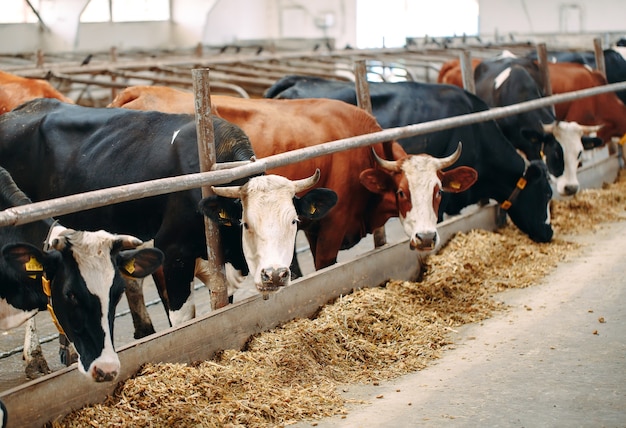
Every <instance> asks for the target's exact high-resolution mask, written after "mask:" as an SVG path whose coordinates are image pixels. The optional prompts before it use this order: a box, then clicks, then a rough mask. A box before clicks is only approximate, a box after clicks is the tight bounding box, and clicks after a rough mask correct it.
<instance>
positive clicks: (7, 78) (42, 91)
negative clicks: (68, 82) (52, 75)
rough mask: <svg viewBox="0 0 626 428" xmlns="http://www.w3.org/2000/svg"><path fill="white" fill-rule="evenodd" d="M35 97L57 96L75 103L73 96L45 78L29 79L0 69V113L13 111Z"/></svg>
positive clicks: (58, 98) (66, 101) (61, 99)
mask: <svg viewBox="0 0 626 428" xmlns="http://www.w3.org/2000/svg"><path fill="white" fill-rule="evenodd" d="M35 98H55V99H57V100H60V101H63V102H65V103H70V104H74V101H73V100H72V99H71V98H68V97H66V96H65V95H63V94H62V93H61V92H59V91H57V90H56V89H55V88H54V87H53V86H52V85H51V84H50V83H49V82H47V81H45V80H41V79H29V78H27V77H21V76H17V75H15V74H11V73H7V72H4V71H0V114H3V113H6V112H8V111H11V110H13V109H14V108H15V107H17V106H19V105H20V104H23V103H25V102H26V101H30V100H33V99H35Z"/></svg>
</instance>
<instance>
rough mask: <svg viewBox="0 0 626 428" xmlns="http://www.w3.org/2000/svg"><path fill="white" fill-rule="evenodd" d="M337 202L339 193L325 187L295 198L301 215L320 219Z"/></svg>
mask: <svg viewBox="0 0 626 428" xmlns="http://www.w3.org/2000/svg"><path fill="white" fill-rule="evenodd" d="M336 203H337V194H336V193H335V192H334V191H332V190H330V189H324V188H318V189H312V190H310V191H308V192H307V193H306V194H305V195H304V196H302V197H301V198H298V197H297V196H296V197H294V198H293V204H294V205H295V207H296V212H297V213H298V216H299V217H304V218H307V219H310V220H318V219H320V218H322V217H324V216H325V215H326V214H328V212H329V211H330V210H331V209H332V208H333V207H334V206H335V204H336Z"/></svg>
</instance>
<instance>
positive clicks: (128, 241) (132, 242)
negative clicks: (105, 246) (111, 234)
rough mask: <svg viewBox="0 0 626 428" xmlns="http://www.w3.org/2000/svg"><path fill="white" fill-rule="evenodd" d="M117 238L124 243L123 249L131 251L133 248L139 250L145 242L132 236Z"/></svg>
mask: <svg viewBox="0 0 626 428" xmlns="http://www.w3.org/2000/svg"><path fill="white" fill-rule="evenodd" d="M117 238H118V239H119V240H120V241H121V242H122V248H123V249H125V250H129V249H131V248H137V247H138V246H140V245H141V244H143V241H142V240H141V239H139V238H135V237H134V236H132V235H117Z"/></svg>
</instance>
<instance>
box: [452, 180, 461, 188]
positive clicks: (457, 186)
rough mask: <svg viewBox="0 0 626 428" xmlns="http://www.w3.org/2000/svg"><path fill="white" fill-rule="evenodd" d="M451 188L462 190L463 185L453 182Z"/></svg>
mask: <svg viewBox="0 0 626 428" xmlns="http://www.w3.org/2000/svg"><path fill="white" fill-rule="evenodd" d="M450 187H452V188H453V189H457V190H458V189H460V188H461V183H459V182H458V181H451V182H450Z"/></svg>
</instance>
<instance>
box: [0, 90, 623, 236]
mask: <svg viewBox="0 0 626 428" xmlns="http://www.w3.org/2000/svg"><path fill="white" fill-rule="evenodd" d="M622 89H626V82H620V83H613V84H610V85H604V86H598V87H594V88H588V89H582V90H580V91H574V92H568V93H565V94H558V95H553V96H550V97H545V98H541V99H539V100H533V101H526V102H523V103H519V104H515V105H511V106H506V107H496V108H492V109H489V110H485V111H482V112H478V113H471V114H466V115H461V116H455V117H450V118H446V119H439V120H434V121H431V122H424V123H419V124H415V125H408V126H403V127H398V128H390V129H386V130H383V131H380V132H374V133H371V134H366V135H361V136H358V137H351V138H344V139H342V140H337V141H331V142H328V143H323V144H319V145H316V146H312V147H306V148H303V149H298V150H293V151H289V152H285V153H280V154H277V155H273V156H268V157H266V158H262V159H257V160H256V161H255V162H250V163H247V164H245V165H241V166H236V167H234V168H232V169H228V170H219V171H210V172H205V173H196V174H188V175H184V176H178V177H168V178H161V179H158V180H151V181H144V182H140V183H133V184H126V185H123V186H117V187H111V188H107V189H100V190H95V191H92V192H86V193H82V194H78V195H71V196H65V197H62V198H56V199H50V200H48V201H41V202H35V203H32V204H28V205H22V206H19V207H13V208H9V209H6V210H4V211H0V226H8V225H19V224H24V223H29V222H32V221H36V220H41V219H44V218H48V217H53V216H60V215H64V214H69V213H72V212H76V211H82V210H86V209H91V208H97V207H101V206H104V205H110V204H114V203H118V202H126V201H130V200H134V199H141V198H146V197H149V196H156V195H162V194H165V193H171V192H179V191H182V190H188V189H193V188H197V187H202V186H206V185H217V184H224V183H229V182H231V181H233V180H236V179H239V178H243V177H247V176H250V175H254V174H260V173H264V172H266V171H267V170H271V169H273V168H277V167H280V166H284V165H287V164H290V163H295V162H299V161H302V160H305V159H310V158H314V157H318V156H324V155H328V154H332V153H336V152H340V151H343V150H349V149H353V148H357V147H364V146H369V145H372V144H375V143H378V142H381V141H389V140H397V139H401V138H407V137H411V136H414V135H421V134H427V133H429V132H435V131H441V130H444V129H449V128H454V127H458V126H464V125H469V124H472V123H476V122H484V121H487V120H492V119H497V118H500V117H504V116H510V115H513V114H518V113H522V112H525V111H529V110H534V109H537V108H541V107H545V106H549V105H552V104H558V103H562V102H568V101H572V100H575V99H579V98H585V97H590V96H594V95H599V94H603V93H607V92H613V91H618V90H622ZM322 173H323V172H322Z"/></svg>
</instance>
